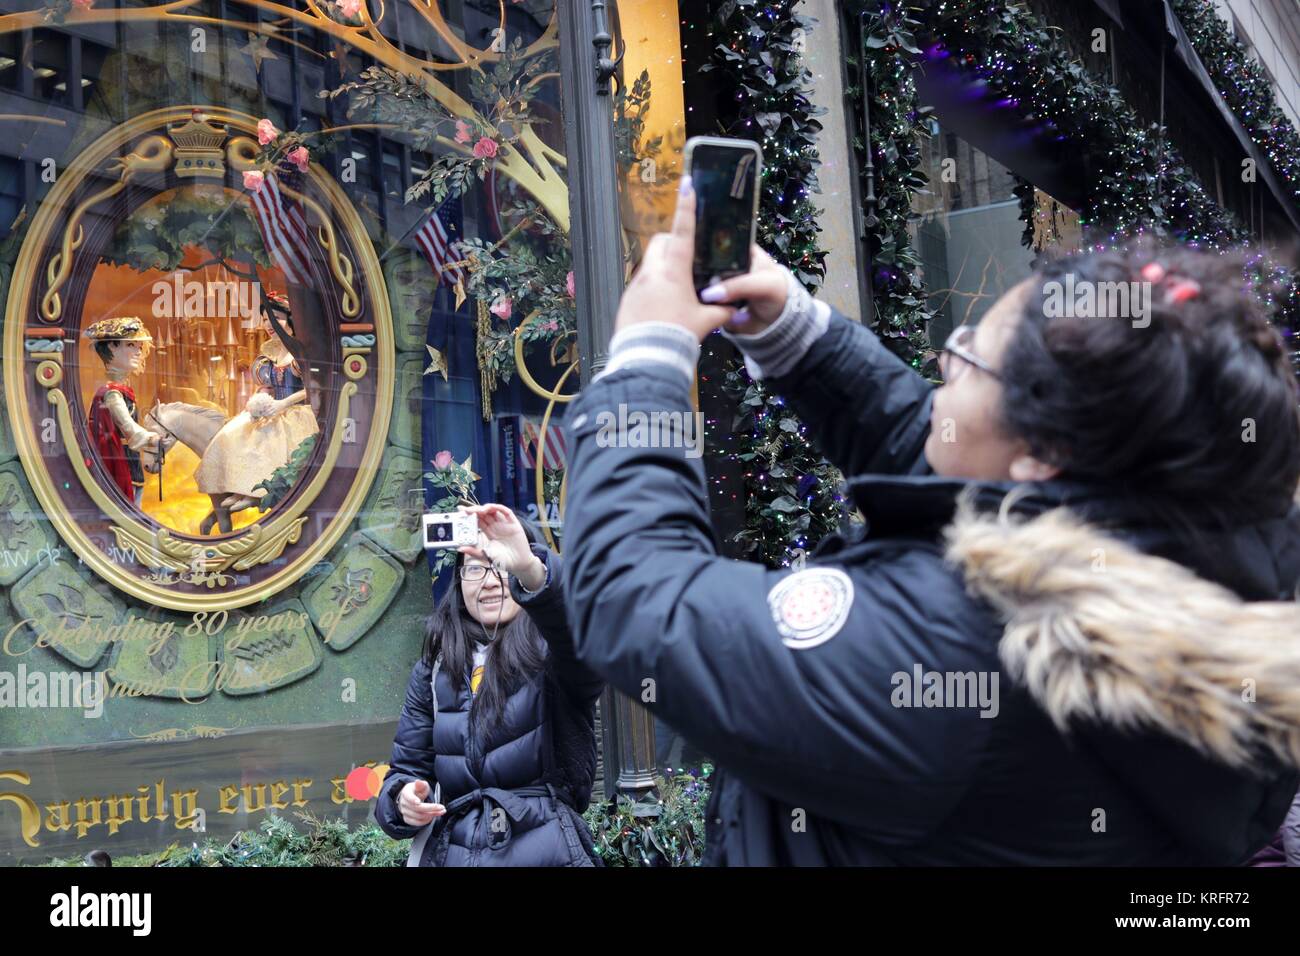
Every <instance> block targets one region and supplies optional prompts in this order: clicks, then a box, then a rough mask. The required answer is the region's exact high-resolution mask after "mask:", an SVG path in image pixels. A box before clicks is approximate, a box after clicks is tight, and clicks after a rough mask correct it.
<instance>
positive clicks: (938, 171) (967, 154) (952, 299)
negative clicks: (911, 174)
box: [909, 119, 1079, 345]
mask: <svg viewBox="0 0 1300 956" xmlns="http://www.w3.org/2000/svg"><path fill="white" fill-rule="evenodd" d="M929 133H930V135H929V136H928V137H922V139H921V149H922V154H923V164H922V167H921V168H922V171H923V172H924V173H925V174H926V175H927V176H928V177H929V179H930V185H929V188H928V189H924V190H919V191H917V192H916V193H915V194H914V197H913V200H912V211H913V212H914V213H915V214H916V216H917V217H918V218H917V220H916V222H914V223H913V224H912V225H911V226H910V227H909V228H910V229H911V232H912V238H913V242H914V244H915V246H916V248H917V250H918V251H919V254H920V257H921V278H922V280H923V281H924V283H925V288H926V289H927V290H928V296H929V305H930V308H931V309H933V310H934V311H935V315H934V319H933V320H932V321H931V323H930V341H931V342H932V343H934V344H936V345H941V344H942V343H943V342H944V341H946V339H947V337H948V333H949V332H951V331H952V329H953V328H954V327H955V326H957V325H961V324H974V323H976V322H978V321H979V320H980V319H981V318H982V317H983V315H984V313H985V312H987V311H988V309H989V307H990V306H991V305H992V304H993V303H994V302H996V301H997V300H998V298H999V297H1000V296H1001V295H1002V294H1003V293H1004V292H1006V291H1007V290H1008V289H1010V288H1011V287H1012V286H1014V285H1016V283H1018V282H1020V281H1022V280H1024V279H1027V278H1028V277H1029V275H1030V270H1031V266H1032V264H1033V260H1034V256H1035V254H1039V253H1047V254H1049V255H1054V254H1062V253H1063V252H1064V251H1068V250H1070V249H1072V248H1077V247H1078V243H1079V217H1078V214H1077V213H1075V212H1074V211H1073V210H1071V209H1069V208H1068V207H1066V206H1064V205H1062V204H1061V203H1058V202H1056V200H1054V199H1052V197H1051V196H1048V195H1047V194H1046V193H1043V192H1041V191H1037V193H1036V207H1035V209H1036V220H1035V221H1036V232H1035V245H1034V248H1033V249H1032V250H1031V249H1027V248H1025V247H1024V246H1023V245H1022V244H1021V236H1022V234H1023V232H1024V223H1023V222H1021V221H1020V200H1019V199H1018V198H1017V197H1016V195H1015V193H1014V190H1015V188H1016V186H1017V183H1018V180H1017V178H1016V176H1015V174H1014V173H1013V172H1012V171H1011V170H1009V169H1007V168H1006V167H1005V166H1003V165H1002V164H1001V163H999V162H998V161H997V160H995V159H993V158H992V157H991V156H989V155H988V154H987V153H984V152H983V151H982V150H980V149H978V148H977V147H975V146H973V145H971V144H970V143H968V142H966V141H965V140H964V139H962V138H961V137H959V136H957V135H956V134H954V133H951V132H948V131H946V130H944V129H943V127H942V126H941V125H940V124H939V122H938V121H935V120H933V119H932V120H931V126H930V131H929Z"/></svg>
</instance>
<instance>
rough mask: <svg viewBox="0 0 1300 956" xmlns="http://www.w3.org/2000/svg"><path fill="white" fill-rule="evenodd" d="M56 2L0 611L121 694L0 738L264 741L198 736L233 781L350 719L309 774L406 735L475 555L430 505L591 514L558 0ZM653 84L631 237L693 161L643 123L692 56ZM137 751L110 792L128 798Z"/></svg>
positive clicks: (6, 451) (19, 235)
mask: <svg viewBox="0 0 1300 956" xmlns="http://www.w3.org/2000/svg"><path fill="white" fill-rule="evenodd" d="M30 6H31V4H27V3H22V4H18V3H14V4H12V5H11V4H0V8H3V9H0V101H3V102H0V128H2V129H3V130H4V134H5V135H3V136H0V281H3V289H2V290H0V291H2V292H3V295H4V296H5V301H6V306H7V309H6V318H5V325H4V342H3V363H4V364H3V384H4V388H5V398H6V401H5V408H4V410H3V413H2V414H3V419H4V421H3V423H0V589H2V591H3V596H2V597H0V625H2V626H3V629H4V630H5V631H8V630H9V629H10V628H11V627H13V626H15V625H16V626H17V632H19V633H22V634H25V635H28V636H29V637H30V638H32V639H33V647H32V650H31V652H30V656H29V657H28V658H27V664H28V667H29V668H35V667H43V668H45V669H48V670H51V671H53V670H59V669H60V668H68V667H73V666H75V667H78V668H85V669H92V670H103V671H106V672H107V673H108V674H109V676H110V679H111V680H112V681H113V682H114V684H115V685H120V686H121V687H123V688H127V689H128V690H129V691H130V693H129V694H123V695H121V696H120V697H115V698H114V699H113V700H111V701H109V702H108V703H107V705H106V717H107V718H108V719H105V720H101V721H87V720H79V719H76V720H74V719H72V718H71V717H64V716H63V715H59V714H54V715H53V716H52V717H48V718H47V717H45V716H44V715H42V719H41V720H32V719H27V718H23V717H22V716H21V715H19V717H14V716H13V714H12V712H9V714H8V716H4V717H0V721H3V722H4V723H3V733H2V734H0V736H3V738H4V740H5V746H7V747H9V746H12V747H19V748H36V749H40V748H53V747H68V746H69V745H78V746H93V745H96V744H102V743H108V742H127V743H130V744H132V745H136V746H140V745H141V744H140V742H141V741H146V742H151V743H159V744H162V743H166V744H167V745H168V746H182V745H183V744H184V742H185V741H190V740H194V739H196V738H198V737H200V736H205V735H206V736H222V735H225V734H229V733H235V732H241V733H252V734H257V735H259V736H257V737H256V738H249V739H248V740H246V741H245V742H244V743H245V744H247V746H242V745H241V747H240V748H235V750H236V754H235V756H233V757H232V758H231V760H233V761H234V763H231V762H230V761H227V762H226V763H224V764H223V763H221V762H220V761H212V762H202V761H197V762H192V765H185V764H184V761H183V759H182V758H181V757H180V756H178V757H177V758H176V760H177V761H178V764H177V766H178V768H179V767H180V766H188V770H187V771H186V772H190V771H192V773H193V775H205V779H208V782H209V783H221V784H228V783H229V778H233V779H235V780H240V779H241V778H246V777H247V775H248V774H250V773H252V772H253V771H251V770H249V768H248V767H247V766H244V765H241V764H240V761H242V760H243V759H244V757H243V756H241V755H246V754H248V753H252V752H254V751H257V747H258V746H261V747H263V750H262V751H259V752H261V753H262V754H263V756H262V757H260V758H258V759H259V760H262V761H263V762H265V761H266V760H270V761H271V763H272V764H274V766H276V767H278V768H284V767H286V766H287V765H288V764H291V763H292V762H293V761H294V760H298V759H299V758H298V757H290V756H288V755H287V754H288V750H289V749H290V748H291V747H292V744H291V743H289V742H288V738H287V737H285V734H284V733H283V731H284V729H285V728H294V727H297V726H298V725H304V724H312V725H320V724H326V725H329V726H331V727H340V728H345V729H344V730H338V731H337V733H336V735H335V742H334V744H332V745H331V747H332V748H333V749H332V750H330V752H331V753H333V754H334V757H333V758H332V759H336V760H339V759H341V760H342V761H343V765H342V766H337V767H329V766H325V765H323V764H310V763H302V765H301V775H302V776H303V777H314V778H316V779H318V780H324V781H328V780H329V779H330V778H331V776H332V774H333V773H334V772H337V771H343V772H346V771H347V770H348V769H349V767H348V766H347V761H348V760H352V761H353V762H354V763H361V762H365V761H369V762H371V763H374V762H376V761H380V760H383V759H384V758H386V757H387V755H388V752H389V746H390V744H391V721H392V719H393V718H394V717H395V715H396V713H397V710H398V708H399V707H400V704H401V701H402V696H403V692H404V689H405V684H406V679H407V676H408V675H409V672H410V667H411V664H412V663H413V662H414V660H415V658H416V656H417V655H418V653H419V649H420V645H421V642H422V640H423V636H424V623H425V618H426V615H427V614H428V611H429V609H430V602H431V594H430V591H431V572H435V574H436V576H435V577H434V578H433V580H436V582H437V584H436V585H435V587H434V590H435V592H436V593H437V594H441V592H442V590H443V589H445V587H446V586H447V584H448V582H449V580H450V577H451V576H450V574H449V573H446V571H445V569H443V568H442V567H441V564H442V562H440V561H439V560H438V559H439V557H440V555H439V554H437V553H434V554H432V556H431V555H430V554H429V553H428V552H426V550H425V548H424V547H423V541H422V538H421V516H422V515H423V514H424V513H425V512H426V511H428V510H431V509H439V508H445V507H448V504H447V499H448V498H451V497H454V496H457V495H460V494H473V495H474V496H475V497H477V498H478V499H479V500H481V501H500V502H503V503H505V504H507V505H510V506H511V507H514V508H516V509H517V510H518V511H520V512H521V513H523V514H524V515H525V516H527V517H529V518H530V519H531V520H533V521H535V522H536V523H537V525H538V526H539V527H540V528H541V529H542V532H543V534H544V535H545V536H547V538H548V539H549V540H550V541H551V542H552V543H553V544H555V545H556V546H557V547H562V545H563V522H562V515H561V504H562V501H563V488H564V475H565V469H566V467H567V463H568V455H569V443H568V438H567V436H566V434H565V432H564V429H563V427H562V425H561V418H562V413H563V406H564V403H565V400H566V399H567V398H568V397H569V396H571V395H572V394H574V393H575V392H576V391H577V387H578V384H579V367H580V366H579V363H580V356H579V354H578V348H577V335H576V321H577V308H576V302H575V299H574V296H573V288H574V287H573V282H572V278H571V276H572V271H573V261H572V255H571V250H570V242H569V238H568V235H569V228H570V226H569V221H570V213H569V201H570V197H569V188H568V176H569V173H568V168H569V163H568V161H567V159H566V156H565V153H566V144H565V128H564V122H563V113H562V107H561V104H562V95H561V89H560V79H559V77H560V73H561V71H560V62H559V61H560V55H561V50H560V46H559V43H560V41H559V30H558V28H557V10H556V3H555V2H554V0H521V2H509V3H500V2H495V0H494V2H463V3H462V2H446V3H429V4H379V3H370V4H366V3H362V4H360V5H359V6H358V7H357V8H356V11H355V12H354V13H348V12H345V8H346V9H349V10H350V9H352V5H350V4H339V3H323V4H312V5H309V6H307V7H304V6H303V5H301V4H287V3H286V4H279V3H274V2H266V3H259V4H257V5H255V6H254V5H250V4H242V3H238V2H234V0H214V2H209V3H204V4H201V5H199V6H196V7H193V8H190V9H186V10H183V11H178V10H176V9H175V8H174V6H167V5H163V4H160V3H159V4H154V3H150V2H143V3H134V4H132V5H130V6H129V8H128V7H126V6H123V7H121V8H118V7H115V6H114V5H113V4H112V3H111V2H110V3H97V4H95V5H93V6H92V7H90V8H89V9H85V8H83V6H81V5H68V4H51V5H50V9H51V11H53V12H51V13H50V14H49V15H48V16H47V15H44V11H43V10H37V11H36V12H35V13H31V14H30V15H29V14H28V13H26V12H25V9H24V8H27V7H30ZM629 6H631V5H629ZM645 6H646V7H647V8H648V7H651V6H654V7H658V6H659V5H658V4H647V5H645ZM663 6H664V7H665V8H666V7H667V6H668V5H667V4H665V5H663ZM641 12H642V11H640V10H638V14H637V15H640V14H641ZM629 15H630V14H629ZM638 36H640V34H638ZM655 42H656V43H658V42H659V41H658V38H657V39H656V41H655ZM665 49H668V48H666V47H665V48H664V49H660V48H659V47H658V46H656V48H655V50H654V51H652V53H653V58H654V59H655V61H656V63H662V62H666V61H667V54H665V52H664V50H665ZM587 52H589V51H587ZM647 55H649V54H647ZM656 69H658V67H656ZM638 72H639V71H638ZM656 83H657V86H656V88H655V96H656V103H655V113H654V114H652V115H653V123H656V124H660V126H656V127H653V128H652V127H650V126H647V127H645V128H644V130H643V131H642V132H640V133H638V134H637V136H639V139H637V138H636V137H634V138H633V140H630V141H628V149H629V150H630V152H629V154H628V164H627V166H626V170H627V173H628V177H629V178H628V179H627V182H626V183H625V185H629V186H630V188H629V189H628V191H627V192H626V193H625V198H626V203H627V208H626V209H625V212H626V214H627V215H628V220H627V221H628V223H629V226H630V228H629V232H628V250H627V251H628V262H629V263H630V262H632V261H634V260H635V258H636V253H635V249H636V247H637V244H638V242H639V241H641V240H643V239H644V238H645V237H646V236H647V235H648V232H647V231H646V230H648V229H650V228H651V223H650V219H649V218H647V217H648V216H649V215H650V213H649V212H648V211H649V210H653V211H654V214H655V215H660V216H662V215H666V210H667V209H668V208H670V207H669V206H667V205H665V204H666V203H668V202H669V200H668V199H667V198H665V197H667V196H668V195H670V194H671V191H672V189H673V183H674V160H673V156H674V155H676V156H678V157H679V156H680V148H681V142H680V136H677V138H676V139H674V138H673V136H672V135H665V136H664V138H663V139H662V142H661V143H659V145H658V146H652V143H653V141H654V140H655V139H656V138H657V137H659V136H660V135H661V129H660V127H662V129H663V130H667V131H669V132H671V127H672V125H673V122H674V119H673V117H680V113H681V105H680V83H681V77H680V70H679V72H678V74H677V76H676V79H675V81H674V80H673V79H672V78H671V77H669V76H667V75H665V76H664V77H662V78H657V79H656ZM322 93H324V94H326V95H324V96H322V95H321V94H322ZM331 94H333V95H331ZM674 94H675V95H676V97H677V102H676V103H673V102H671V101H670V97H671V96H672V95H674ZM584 95H592V94H590V93H589V92H586V91H584ZM633 99H634V100H635V97H634V98H633ZM661 103H662V106H661V105H660V104H661ZM641 109H642V108H641V107H637V106H635V105H632V106H631V111H632V112H633V113H637V112H638V111H640V110H641ZM625 128H626V127H625ZM678 132H680V130H678ZM674 135H675V134H674ZM657 155H661V156H663V157H664V159H663V162H662V169H661V170H660V171H659V172H657V173H656V172H655V171H654V170H653V169H649V168H648V167H644V166H643V165H641V164H640V163H639V162H638V161H637V160H639V159H641V158H652V159H653V158H655V157H656V156H657ZM651 231H652V230H651ZM449 466H452V467H449ZM42 549H44V550H42ZM41 554H44V555H45V558H44V559H41V558H39V555H41ZM53 556H58V559H57V560H53V559H52V558H53ZM439 571H441V572H442V573H436V572H439ZM83 625H85V627H84V628H83ZM110 626H111V627H118V626H120V627H122V628H127V629H129V628H137V627H138V628H146V627H147V628H152V629H153V630H152V631H151V632H150V633H154V634H157V633H158V632H159V630H160V629H162V630H164V631H166V632H167V633H170V635H171V636H170V637H167V638H165V639H159V640H156V641H147V640H145V641H142V640H113V639H111V638H109V637H107V636H105V635H106V633H107V632H106V628H108V627H110ZM167 629H170V630H169V631H168V630H167ZM87 634H88V635H91V636H90V637H88V638H86V639H84V640H83V639H81V638H82V637H85V635H87ZM94 635H99V636H97V637H96V636H94ZM40 637H45V638H48V641H46V642H41V643H40V644H39V645H38V644H36V643H35V641H34V639H36V638H40ZM273 728H274V729H273ZM375 728H380V729H378V730H376V729H375ZM385 735H387V736H386V737H385ZM340 740H343V741H345V742H344V743H341V744H340V743H339V742H338V741H340ZM349 740H350V741H351V742H352V743H351V744H348V743H346V741H349ZM256 741H261V743H260V744H256V745H255V742H256ZM340 748H342V751H343V752H344V755H343V756H342V757H341V758H340V757H339V751H340ZM349 748H351V749H349ZM309 751H311V748H309V747H306V748H304V749H303V753H304V754H307V753H308V752H309ZM315 752H316V753H317V755H318V757H319V755H320V754H323V753H325V750H323V749H321V748H317V749H316V751H315ZM267 754H273V755H278V756H273V757H267V756H266V755H267ZM191 756H192V754H191ZM50 759H51V760H53V759H54V758H50ZM146 759H147V758H146V757H144V756H142V757H141V760H142V761H145V760H146ZM148 759H152V760H154V761H155V763H156V761H157V757H156V756H154V757H152V758H148ZM301 759H302V760H303V761H306V760H307V759H308V758H307V757H306V756H303V757H301ZM322 759H323V758H322ZM92 763H93V761H92ZM144 765H145V764H144V763H141V764H138V765H137V764H132V762H131V761H130V760H129V759H123V760H119V761H118V762H117V763H116V764H113V767H112V768H109V769H108V770H107V771H105V772H108V773H110V774H112V775H115V776H114V777H113V779H112V780H106V781H105V782H104V783H103V784H102V785H105V786H110V787H114V788H116V789H114V790H113V791H112V792H119V790H120V791H121V792H127V791H132V792H133V790H134V788H135V787H136V786H137V785H138V784H142V783H145V782H148V781H145V780H144V779H143V778H142V777H141V774H143V773H144V771H143V770H142V769H139V768H140V767H143V766H144ZM87 766H90V765H89V764H87ZM96 766H97V767H99V770H104V767H106V766H107V764H104V763H103V762H101V764H96ZM51 767H52V768H53V770H52V771H51V774H53V772H54V771H55V770H57V771H59V773H60V774H61V775H62V783H63V786H64V788H65V789H66V788H67V786H70V785H71V783H70V782H71V781H73V780H76V779H79V778H78V777H77V776H76V774H77V772H78V771H76V769H75V768H72V767H66V768H64V767H62V766H60V767H54V766H53V764H51ZM133 767H135V768H136V770H135V771H134V775H133V770H132V768H133ZM99 770H97V771H96V772H97V773H98V772H99ZM63 771H66V773H64V772H63ZM85 772H86V773H89V772H90V771H89V770H87V771H85ZM178 772H179V770H178ZM277 772H279V771H278V770H277ZM286 772H289V773H292V772H293V771H292V770H291V769H290V770H288V771H286ZM51 774H47V775H46V783H45V784H42V783H38V782H34V783H33V784H32V787H33V793H34V794H35V797H34V799H37V800H38V801H39V802H42V803H44V802H47V799H49V800H52V799H53V798H54V797H55V796H56V794H55V793H54V792H53V791H51V790H50V789H49V786H48V783H49V779H50V777H51ZM137 777H140V779H137ZM118 778H120V779H118ZM209 778H210V779H209ZM151 780H152V778H150V781H151ZM86 786H87V787H92V789H93V787H94V786H101V784H100V783H91V782H89V781H87V782H86ZM41 787H45V789H44V790H42V789H41ZM321 788H323V790H324V791H325V792H324V801H323V802H324V807H323V809H328V810H338V809H339V807H340V805H341V806H343V808H344V809H345V810H346V811H347V812H349V813H351V814H352V815H353V816H354V817H356V818H358V819H359V818H361V817H363V816H364V815H365V813H366V812H367V810H368V808H367V806H366V805H365V803H364V801H361V802H359V803H358V804H357V805H356V806H355V807H352V806H351V802H352V801H351V799H348V800H346V801H343V803H342V804H340V802H339V801H338V800H335V801H331V800H330V796H331V795H330V792H329V791H330V787H329V785H328V783H322V784H321ZM87 792H92V791H87ZM250 813H251V811H248V812H244V811H241V813H239V814H237V815H236V816H234V817H233V818H231V819H230V820H225V819H224V818H223V819H222V821H221V822H222V823H223V824H224V823H228V824H230V825H231V826H232V827H243V826H248V825H257V823H259V822H260V818H256V817H254V818H252V819H250V816H249V814H250ZM7 838H8V837H5V839H7ZM57 839H58V836H57V835H50V836H48V837H47V838H46V844H45V845H46V846H48V845H49V842H50V841H51V840H57ZM4 849H5V851H6V852H7V850H8V847H7V845H6V847H5V848H4Z"/></svg>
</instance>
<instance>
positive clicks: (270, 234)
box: [251, 176, 311, 285]
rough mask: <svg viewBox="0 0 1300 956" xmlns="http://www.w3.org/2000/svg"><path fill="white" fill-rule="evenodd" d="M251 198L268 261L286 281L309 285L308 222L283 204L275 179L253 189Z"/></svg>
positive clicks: (300, 213) (309, 247)
mask: <svg viewBox="0 0 1300 956" xmlns="http://www.w3.org/2000/svg"><path fill="white" fill-rule="evenodd" d="M251 198H252V200H253V212H254V213H255V214H256V216H257V225H258V228H259V229H261V231H262V241H263V242H264V243H265V244H266V251H267V252H268V253H270V255H271V261H272V262H274V263H275V264H276V266H278V267H279V269H280V271H281V272H283V273H284V277H285V278H286V279H287V280H288V281H290V282H294V283H297V284H298V285H310V282H311V280H310V279H309V278H308V275H309V273H308V263H309V262H310V261H311V259H310V256H311V240H310V238H309V237H310V236H311V231H310V230H309V229H308V228H307V220H305V219H303V217H302V210H300V209H299V208H298V207H297V206H296V205H295V204H293V203H285V201H284V199H283V198H282V197H281V195H280V186H279V184H278V183H277V182H276V178H275V177H274V176H267V177H266V178H265V179H264V180H262V186H261V188H260V189H255V190H253V192H252V195H251Z"/></svg>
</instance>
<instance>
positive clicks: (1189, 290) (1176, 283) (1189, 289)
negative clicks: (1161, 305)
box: [1165, 276, 1201, 305]
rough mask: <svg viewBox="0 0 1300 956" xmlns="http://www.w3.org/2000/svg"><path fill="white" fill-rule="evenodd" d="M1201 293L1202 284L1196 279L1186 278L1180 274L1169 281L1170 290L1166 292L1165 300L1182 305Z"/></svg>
mask: <svg viewBox="0 0 1300 956" xmlns="http://www.w3.org/2000/svg"><path fill="white" fill-rule="evenodd" d="M1200 294H1201V284H1200V283H1199V282H1197V281H1196V280H1195V279H1186V278H1183V277H1182V276H1179V277H1178V278H1176V279H1173V280H1172V281H1170V283H1169V291H1168V292H1166V293H1165V301H1166V302H1168V303H1170V304H1172V305H1182V304H1183V303H1184V302H1186V301H1187V300H1188V299H1195V298H1196V297H1197V296H1198V295H1200Z"/></svg>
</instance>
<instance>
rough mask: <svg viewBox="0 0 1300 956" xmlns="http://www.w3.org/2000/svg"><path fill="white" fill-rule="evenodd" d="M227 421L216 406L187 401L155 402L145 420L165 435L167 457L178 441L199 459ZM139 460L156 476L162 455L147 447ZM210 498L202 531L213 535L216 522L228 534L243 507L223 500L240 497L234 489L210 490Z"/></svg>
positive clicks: (161, 446) (162, 446)
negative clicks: (194, 403)
mask: <svg viewBox="0 0 1300 956" xmlns="http://www.w3.org/2000/svg"><path fill="white" fill-rule="evenodd" d="M225 424H226V416H225V415H223V414H222V413H221V412H219V411H217V410H216V409H215V408H205V407H204V406H202V405H187V404H185V403H184V402H163V403H160V402H155V403H154V406H153V408H151V409H149V414H147V415H145V417H144V421H143V422H142V425H143V426H144V427H145V428H147V429H148V430H149V431H151V432H154V433H155V434H157V435H161V436H162V439H161V441H159V443H158V445H159V451H160V453H161V455H163V456H165V455H166V454H167V451H168V449H170V448H173V447H175V445H176V443H177V442H178V441H179V442H180V443H181V444H182V445H185V446H186V447H187V448H189V449H190V450H191V451H193V452H194V454H196V455H198V456H199V458H202V457H203V453H204V452H205V451H207V448H208V446H209V445H210V444H212V439H213V438H215V437H216V434H217V432H219V431H221V429H222V427H223V426H224V425H225ZM140 463H141V465H143V467H144V470H145V471H147V472H148V473H149V474H151V475H156V474H158V471H159V468H160V455H158V454H155V453H154V452H153V451H152V450H150V449H148V448H145V449H141V451H140ZM208 497H209V498H211V499H212V511H211V512H209V513H208V516H207V517H206V518H204V519H203V522H202V524H200V525H199V531H200V533H201V534H211V532H212V526H213V525H216V526H217V527H218V528H220V530H221V533H222V534H228V533H229V532H230V531H232V530H233V526H232V524H231V521H230V515H231V512H232V511H240V510H242V508H230V507H228V506H226V505H225V504H224V503H223V502H225V501H226V500H227V499H230V500H231V501H232V502H234V501H235V500H237V499H239V498H240V497H241V496H239V495H236V494H235V493H234V492H231V491H221V492H216V493H209V494H208ZM255 503H256V502H250V503H248V504H245V505H244V507H245V508H247V507H250V506H251V505H252V504H255Z"/></svg>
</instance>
